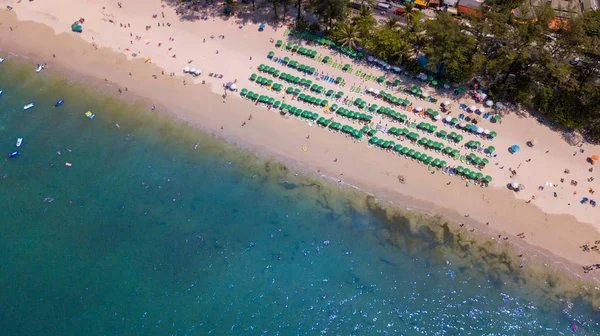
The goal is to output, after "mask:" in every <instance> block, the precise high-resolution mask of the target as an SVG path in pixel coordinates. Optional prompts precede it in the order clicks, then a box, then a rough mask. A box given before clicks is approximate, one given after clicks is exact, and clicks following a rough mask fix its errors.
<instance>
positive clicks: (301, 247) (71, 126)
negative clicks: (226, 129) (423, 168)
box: [0, 61, 600, 335]
mask: <svg viewBox="0 0 600 336" xmlns="http://www.w3.org/2000/svg"><path fill="white" fill-rule="evenodd" d="M34 68H35V65H32V64H28V63H17V62H16V61H6V62H4V63H3V64H1V65H0V89H2V90H4V92H3V94H2V96H1V97H0V149H2V151H0V154H1V155H2V156H1V158H0V258H1V259H0V260H1V261H2V262H1V263H0V302H1V303H2V304H1V305H0V326H1V329H2V331H0V332H1V334H3V335H207V334H211V335H317V334H325V335H373V334H387V335H571V334H575V333H573V331H572V329H571V322H573V321H575V323H576V324H577V326H578V328H579V330H578V332H577V333H576V334H581V335H593V334H595V333H598V332H600V326H599V322H598V321H599V319H598V318H597V315H594V312H593V311H592V310H591V309H590V308H589V306H588V305H586V304H584V303H583V302H568V301H566V300H565V301H562V302H561V301H556V300H549V299H546V298H545V297H544V296H543V295H537V294H533V293H532V291H530V290H529V288H528V287H527V285H522V284H520V283H519V282H518V281H515V282H514V283H513V282H509V283H508V284H504V282H505V281H502V280H499V279H503V277H502V276H499V275H498V274H497V273H493V272H490V273H487V272H484V271H473V270H472V269H471V268H468V267H458V266H454V263H451V264H447V263H445V260H447V259H448V258H453V257H455V256H451V255H446V254H445V253H450V252H445V251H446V249H444V248H440V243H439V242H436V241H435V239H433V238H432V237H428V235H427V234H426V233H425V234H423V233H421V234H420V233H415V234H411V233H409V230H403V229H402V228H403V225H405V224H406V223H403V220H402V218H396V220H395V221H394V222H389V221H387V220H385V219H384V217H385V215H382V213H381V212H380V211H368V210H366V211H365V209H364V208H357V207H355V206H353V205H352V204H354V203H353V202H350V201H349V199H348V198H347V195H344V193H343V192H334V191H331V190H328V189H327V188H325V187H324V186H323V185H322V184H321V183H317V182H316V181H315V180H312V179H311V178H305V177H302V176H295V175H294V174H293V172H292V171H288V170H287V169H286V168H285V167H284V166H282V165H280V164H277V163H273V162H267V161H261V160H259V159H257V158H255V157H253V156H252V155H250V154H249V153H246V152H244V151H243V150H239V149H237V148H235V147H234V146H232V145H228V144H226V143H224V142H222V141H220V140H216V139H213V138H211V137H209V136H205V135H202V134H200V132H199V131H197V130H194V129H192V128H191V127H188V126H185V125H182V124H178V123H175V122H172V121H170V120H169V118H167V117H165V116H160V115H159V114H158V113H157V112H151V111H149V110H148V109H147V107H145V106H132V105H128V104H126V103H124V102H120V101H118V100H115V99H113V98H110V97H107V96H106V95H104V94H102V93H98V92H96V91H94V89H91V88H86V87H84V86H81V85H70V84H69V82H68V81H67V80H66V79H65V78H60V77H56V76H51V75H50V73H41V74H36V73H35V72H34V71H33V70H34ZM58 99H65V101H66V103H65V104H64V105H63V106H61V107H60V108H53V107H52V106H53V104H54V103H55V102H56V101H57V100H58ZM29 102H33V103H35V107H34V108H33V109H31V110H29V111H23V108H22V107H23V105H25V104H27V103H29ZM88 110H91V111H92V112H94V113H96V118H95V119H93V120H89V119H87V118H86V117H85V116H84V113H85V112H86V111H88ZM115 123H119V124H120V125H121V129H117V128H116V127H115V126H114V125H115ZM18 137H24V141H23V145H22V146H21V148H20V149H19V150H20V151H21V153H22V154H21V155H20V156H19V157H16V158H12V159H8V158H7V156H6V155H7V154H8V153H9V152H12V151H14V150H16V148H15V142H16V140H17V138H18ZM196 143H198V148H197V150H194V148H193V147H194V144H196ZM58 151H60V155H59V154H58V153H57V152H58ZM66 162H69V163H71V164H72V166H71V167H67V166H65V163H66ZM367 208H368V207H367ZM390 237H392V238H390ZM326 241H329V244H327V243H326ZM442 247H443V246H442ZM507 278H508V279H510V276H508V277H507Z"/></svg>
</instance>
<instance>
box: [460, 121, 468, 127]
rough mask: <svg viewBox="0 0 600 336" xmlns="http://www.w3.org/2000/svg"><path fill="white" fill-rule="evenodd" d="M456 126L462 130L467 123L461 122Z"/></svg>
mask: <svg viewBox="0 0 600 336" xmlns="http://www.w3.org/2000/svg"><path fill="white" fill-rule="evenodd" d="M458 126H460V127H461V128H462V127H465V126H467V123H466V122H464V121H463V122H461V123H460V124H458Z"/></svg>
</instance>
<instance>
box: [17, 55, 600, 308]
mask: <svg viewBox="0 0 600 336" xmlns="http://www.w3.org/2000/svg"><path fill="white" fill-rule="evenodd" d="M9 61H10V60H9ZM138 63H139V62H138ZM140 65H141V64H140ZM49 70H50V69H49ZM75 72H76V71H75ZM84 82H85V81H84ZM96 82H97V83H96V84H97V85H101V83H102V81H101V80H100V79H98V80H97V81H96ZM109 88H110V89H113V88H114V87H111V86H107V87H106V93H109V94H110V95H111V96H113V97H118V94H116V93H114V91H113V93H112V94H111V90H109ZM131 91H132V92H134V90H133V89H132V90H131ZM130 97H131V96H130ZM132 98H133V97H132ZM133 99H134V100H137V99H141V101H143V103H140V104H141V105H147V104H148V100H147V99H146V98H141V96H140V97H136V98H133ZM157 104H158V103H157ZM165 110H166V111H169V108H168V107H165ZM165 114H169V115H171V113H170V112H165ZM178 116H179V117H181V115H178V114H177V113H174V114H173V115H172V116H171V117H173V118H175V119H177V117H178ZM270 117H274V116H270ZM185 120H186V118H182V119H181V121H185ZM186 122H187V123H190V124H194V122H193V121H191V120H190V119H187V121H186ZM195 126H196V125H195ZM198 126H199V128H200V129H202V131H203V132H208V133H210V134H213V135H215V136H216V137H220V138H223V139H225V140H227V141H232V142H234V143H236V144H235V145H233V144H232V146H235V147H238V148H241V150H248V149H250V150H252V152H253V153H256V154H258V155H259V156H258V157H256V158H254V157H253V160H259V159H258V158H259V157H267V159H269V158H271V159H272V158H276V159H275V160H276V161H274V162H287V163H285V164H283V166H282V167H284V168H285V167H287V166H288V165H290V166H297V167H301V166H302V163H300V162H295V163H291V161H289V160H286V158H282V157H280V156H278V155H277V153H274V152H269V151H268V149H265V148H261V147H260V146H253V145H252V144H249V143H246V144H244V143H240V142H239V141H236V140H239V138H232V137H228V136H221V135H219V134H218V133H217V132H215V131H214V130H212V131H211V130H209V128H208V127H202V125H198ZM249 157H252V156H251V155H250V156H249ZM269 165H272V164H269ZM284 170H289V168H285V169H284ZM315 170H318V169H315V167H311V168H308V167H304V169H302V168H299V172H300V173H306V172H308V173H313V174H317V173H315ZM328 178H329V179H330V180H333V181H332V183H330V184H331V185H332V187H333V185H335V180H336V179H337V177H333V175H328ZM345 179H346V178H344V180H345ZM313 182H314V181H313ZM316 183H317V184H319V185H320V186H322V185H325V184H326V183H323V181H322V180H319V179H317V180H316ZM343 185H347V186H352V188H357V189H359V192H361V193H362V192H364V193H367V194H368V193H369V192H367V191H363V190H361V189H362V188H361V187H360V183H356V184H355V183H353V181H352V180H351V179H349V181H348V182H344V183H343ZM319 188H320V187H319ZM333 189H335V188H333ZM364 189H365V190H368V188H364ZM340 192H341V193H346V192H347V191H346V190H344V191H340ZM375 194H377V195H380V193H379V192H376V193H375ZM384 194H385V193H384ZM388 197H389V199H393V198H395V197H394V196H388ZM377 198H378V199H380V198H382V199H388V198H386V197H385V196H378V197H377ZM365 199H366V200H368V199H369V197H368V196H364V195H361V196H360V197H358V196H357V201H356V203H357V204H363V203H364V204H363V205H362V206H363V207H365V206H366V208H367V209H371V210H377V209H378V207H379V206H378V205H375V204H371V203H370V202H367V201H365ZM413 201H415V202H416V200H413ZM395 206H398V205H397V204H396V205H395ZM402 207H410V208H421V207H419V206H418V205H412V204H409V205H406V206H402ZM426 208H427V207H425V206H423V207H422V209H426ZM357 209H360V207H357ZM394 211H398V210H394ZM386 213H387V211H386ZM387 216H390V215H386V216H382V217H387ZM459 216H460V215H459ZM392 217H393V215H392ZM417 217H419V215H417ZM454 217H455V218H456V214H455V215H454ZM469 222H472V223H474V221H469ZM474 225H477V226H476V227H477V231H479V229H480V228H483V227H484V225H483V224H482V223H479V224H474ZM441 227H443V225H441ZM455 229H456V228H455ZM457 239H458V238H457ZM459 245H460V244H459ZM536 248H537V247H536ZM499 258H504V256H503V255H500V257H499ZM511 260H512V259H511ZM529 264H530V263H529V262H528V266H529ZM510 268H512V266H511V267H510ZM541 268H543V267H541ZM575 276H579V274H577V273H576V272H575ZM590 277H591V276H590ZM587 280H589V279H583V280H582V281H584V282H585V281H587ZM593 281H596V283H595V285H597V284H598V282H597V279H596V278H593ZM582 286H584V285H582ZM594 300H596V302H597V296H596V299H594ZM594 300H592V301H594ZM596 307H597V305H596Z"/></svg>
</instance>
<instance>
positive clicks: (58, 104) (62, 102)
mask: <svg viewBox="0 0 600 336" xmlns="http://www.w3.org/2000/svg"><path fill="white" fill-rule="evenodd" d="M64 103H65V101H64V100H62V99H61V100H59V101H57V102H56V104H54V107H59V106H61V105H62V104H64Z"/></svg>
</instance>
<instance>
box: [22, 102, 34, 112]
mask: <svg viewBox="0 0 600 336" xmlns="http://www.w3.org/2000/svg"><path fill="white" fill-rule="evenodd" d="M32 107H33V103H29V104H27V105H25V106H23V110H29V109H30V108H32Z"/></svg>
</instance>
